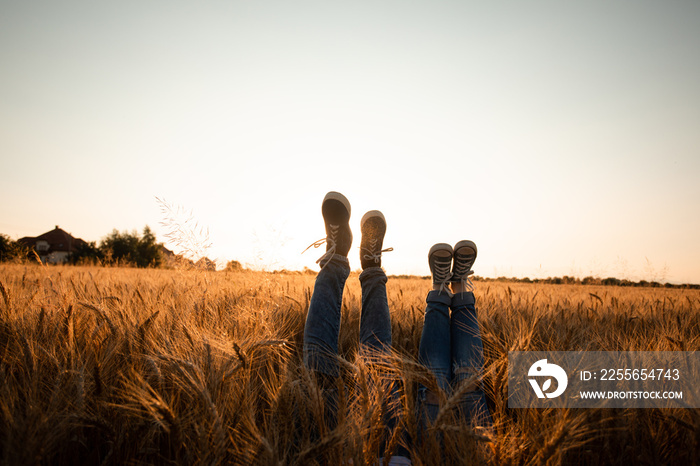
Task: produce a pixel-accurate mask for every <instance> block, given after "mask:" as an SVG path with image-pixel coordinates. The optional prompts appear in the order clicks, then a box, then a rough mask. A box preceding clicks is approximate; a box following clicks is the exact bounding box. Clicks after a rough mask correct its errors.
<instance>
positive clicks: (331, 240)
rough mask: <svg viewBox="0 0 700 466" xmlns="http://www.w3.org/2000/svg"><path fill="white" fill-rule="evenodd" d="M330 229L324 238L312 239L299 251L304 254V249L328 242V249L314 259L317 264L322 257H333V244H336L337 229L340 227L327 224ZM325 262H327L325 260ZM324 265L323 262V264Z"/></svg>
mask: <svg viewBox="0 0 700 466" xmlns="http://www.w3.org/2000/svg"><path fill="white" fill-rule="evenodd" d="M328 226H329V227H330V229H331V234H330V236H327V237H325V238H321V239H319V240H317V241H314V242H313V243H311V244H310V245H309V246H308V247H307V248H306V249H304V250H303V251H302V252H301V253H302V254H304V253H305V252H306V251H308V250H309V249H311V248H312V247H313V248H314V249H316V248H318V247H320V246H322V245H323V244H328V245H329V247H328V250H327V251H326V252H325V253H324V254H323V255H322V256H321V257H319V258H318V260H317V261H316V263H317V264H320V263H321V262H322V261H323V260H324V259H326V258H331V257H333V254H335V245H336V237H337V236H338V229H339V228H340V225H328ZM326 264H327V262H326ZM323 267H325V264H324V265H323Z"/></svg>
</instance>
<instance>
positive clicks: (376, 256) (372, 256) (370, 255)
mask: <svg viewBox="0 0 700 466" xmlns="http://www.w3.org/2000/svg"><path fill="white" fill-rule="evenodd" d="M376 248H377V240H376V239H372V240H370V245H369V248H361V250H362V251H367V254H365V255H364V256H362V258H363V259H364V260H368V261H371V260H373V261H374V262H375V264H378V263H379V261H381V259H382V253H383V252H391V251H393V250H394V248H386V249H382V250H381V251H379V252H374V251H375V249H376Z"/></svg>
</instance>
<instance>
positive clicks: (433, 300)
mask: <svg viewBox="0 0 700 466" xmlns="http://www.w3.org/2000/svg"><path fill="white" fill-rule="evenodd" d="M476 253H477V249H476V245H475V244H474V243H473V242H471V241H468V240H466V241H460V242H459V243H457V244H456V245H455V247H454V248H452V246H450V245H449V244H445V243H439V244H436V245H434V246H433V247H432V248H431V249H430V252H429V254H428V263H429V264H430V270H431V273H432V277H433V289H432V290H431V291H430V292H429V293H428V296H427V298H426V303H427V306H426V310H425V320H424V323H423V333H422V335H421V341H420V347H419V353H420V354H419V357H420V361H421V362H422V363H423V364H425V365H426V366H427V367H428V368H429V369H430V371H431V372H432V373H433V374H434V375H435V378H436V382H437V386H438V388H439V389H440V390H442V391H444V392H445V393H446V394H447V395H448V396H449V395H451V394H452V393H453V391H454V390H459V391H460V398H461V403H460V408H461V409H460V410H461V412H462V414H463V416H464V417H465V418H466V419H468V420H471V421H472V422H475V423H477V424H478V425H482V426H488V425H490V424H491V416H490V414H489V411H488V407H487V405H486V397H485V395H484V392H483V390H482V389H481V388H480V383H479V380H480V376H481V374H482V371H483V368H484V355H483V344H482V342H481V336H480V332H479V324H478V322H477V317H476V308H475V298H474V293H473V285H472V283H471V280H469V275H471V274H472V273H473V272H472V270H471V267H472V265H473V264H474V261H475V260H476ZM464 384H467V385H464ZM419 395H420V399H419V409H420V410H421V418H422V419H423V421H427V422H430V421H434V420H435V417H436V416H437V413H438V411H439V402H438V400H439V397H438V396H437V394H436V393H435V392H434V391H432V390H429V389H428V388H427V387H421V389H420V391H419Z"/></svg>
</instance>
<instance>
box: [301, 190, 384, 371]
mask: <svg viewBox="0 0 700 466" xmlns="http://www.w3.org/2000/svg"><path fill="white" fill-rule="evenodd" d="M321 211H322V213H323V218H324V221H325V223H326V235H327V236H326V238H325V239H324V240H321V242H325V243H326V253H325V254H324V255H323V256H322V257H321V258H320V259H319V260H318V262H319V264H320V265H321V271H320V272H319V274H318V276H317V277H316V283H315V285H314V292H313V295H312V297H311V302H310V303H309V312H308V314H307V316H306V325H305V327H304V348H303V354H304V364H306V366H307V367H308V368H310V369H312V370H314V371H317V372H320V373H322V374H325V375H328V376H331V377H335V376H337V375H338V362H337V355H338V336H339V333H340V310H341V307H342V303H343V288H344V287H345V281H346V280H347V278H348V275H349V274H350V263H349V261H348V257H347V256H348V252H349V251H350V246H351V245H352V232H351V231H350V226H349V220H350V203H349V202H348V200H347V199H346V198H345V196H343V195H342V194H340V193H336V192H330V193H328V194H326V197H325V199H324V200H323V204H322V209H321ZM361 230H362V242H361V246H360V258H361V263H362V269H363V271H362V274H360V284H361V287H362V315H361V316H360V350H361V351H362V350H371V351H375V352H384V351H388V350H389V349H390V348H391V314H390V312H389V304H388V302H387V297H386V281H387V277H386V274H385V273H384V270H383V269H382V268H381V254H382V252H385V251H386V250H382V242H383V241H384V233H385V231H386V221H385V219H384V215H382V213H381V212H379V211H377V210H373V211H370V212H367V213H366V214H365V216H364V217H363V218H362V222H361ZM318 243H319V242H317V243H315V244H318Z"/></svg>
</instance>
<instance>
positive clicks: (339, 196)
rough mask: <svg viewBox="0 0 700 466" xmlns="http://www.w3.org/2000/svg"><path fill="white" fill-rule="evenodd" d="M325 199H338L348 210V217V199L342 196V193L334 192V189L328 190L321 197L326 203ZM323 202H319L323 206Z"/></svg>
mask: <svg viewBox="0 0 700 466" xmlns="http://www.w3.org/2000/svg"><path fill="white" fill-rule="evenodd" d="M326 201H338V202H340V203H341V204H343V205H344V206H345V209H346V210H347V211H348V217H350V201H348V198H347V197H345V196H343V195H342V194H340V193H338V192H335V191H330V192H328V194H326V197H324V198H323V204H325V203H326ZM323 204H321V205H322V206H323Z"/></svg>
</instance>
